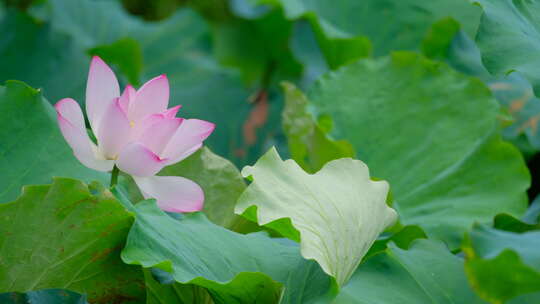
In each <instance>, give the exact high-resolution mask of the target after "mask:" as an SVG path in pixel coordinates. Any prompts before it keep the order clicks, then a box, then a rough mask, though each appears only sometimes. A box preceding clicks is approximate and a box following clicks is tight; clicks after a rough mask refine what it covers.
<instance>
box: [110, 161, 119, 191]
mask: <svg viewBox="0 0 540 304" xmlns="http://www.w3.org/2000/svg"><path fill="white" fill-rule="evenodd" d="M118 173H120V169H118V167H117V166H114V167H113V169H112V172H111V184H110V187H111V188H112V187H113V186H116V184H117V183H118Z"/></svg>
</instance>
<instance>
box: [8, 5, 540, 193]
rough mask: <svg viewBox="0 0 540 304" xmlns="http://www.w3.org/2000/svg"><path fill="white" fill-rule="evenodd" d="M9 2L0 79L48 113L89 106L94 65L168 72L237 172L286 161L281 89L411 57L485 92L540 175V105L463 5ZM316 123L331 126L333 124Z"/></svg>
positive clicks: (130, 79)
mask: <svg viewBox="0 0 540 304" xmlns="http://www.w3.org/2000/svg"><path fill="white" fill-rule="evenodd" d="M3 3H4V5H3V7H2V9H1V10H0V16H2V17H1V19H0V29H1V30H2V33H3V35H2V37H1V39H0V81H5V80H8V79H18V80H22V81H25V82H27V83H28V84H29V85H31V86H33V87H37V88H41V90H42V92H43V94H44V96H45V97H46V98H47V99H48V100H49V101H50V102H51V103H54V102H56V101H57V100H58V99H60V98H62V97H66V96H70V97H73V98H75V99H77V100H78V101H79V102H80V103H81V104H84V98H83V92H84V85H85V81H86V70H87V66H88V61H89V57H90V56H91V55H99V56H101V57H103V58H104V59H105V60H106V61H107V62H109V63H110V64H112V65H113V67H114V69H115V70H116V71H117V72H118V73H119V75H120V78H121V82H122V83H123V84H124V85H125V84H127V83H131V84H134V85H141V84H142V83H143V82H144V81H146V80H147V79H149V78H151V77H153V76H155V75H158V74H162V73H165V74H167V75H168V77H169V79H170V81H171V86H172V92H171V93H172V98H171V104H182V105H184V108H183V110H182V111H183V115H184V116H186V117H199V118H203V119H208V120H211V121H214V122H216V123H217V125H218V129H217V131H216V133H215V135H213V136H212V137H211V138H210V140H209V142H208V145H209V146H210V147H211V148H212V149H213V150H214V151H215V152H216V153H218V154H219V155H222V156H224V157H226V158H228V159H230V160H232V161H233V162H234V163H235V164H237V165H238V166H242V165H245V164H251V163H253V162H254V161H255V160H256V159H257V157H258V156H260V155H261V154H262V152H264V151H266V150H267V149H268V148H269V147H270V146H272V145H275V146H278V147H279V148H281V149H280V150H281V151H287V144H286V141H287V140H286V137H285V134H284V133H283V131H282V128H281V113H282V111H283V107H284V99H283V93H282V91H281V88H280V86H279V84H280V83H281V82H282V81H290V82H292V83H295V84H297V85H298V86H299V87H300V88H302V89H307V88H309V87H310V86H311V84H312V83H313V81H314V80H316V79H317V78H318V77H319V76H320V75H322V74H323V73H325V72H327V71H328V70H336V69H338V68H339V67H340V66H342V65H344V64H348V63H351V62H353V61H356V60H358V59H361V58H366V57H379V56H384V55H387V54H389V53H390V52H393V51H396V50H412V51H416V52H419V53H422V54H423V55H425V56H426V57H428V58H432V59H435V60H439V61H444V62H446V63H448V64H449V65H450V66H452V67H453V68H454V69H455V70H457V71H459V72H461V73H464V74H467V75H471V76H475V77H478V78H480V79H481V80H482V81H483V82H485V83H486V84H487V85H489V87H490V88H491V90H492V92H493V94H494V96H495V97H496V98H497V100H498V101H499V102H500V104H501V105H502V106H503V107H502V110H501V115H500V121H501V124H503V125H504V127H505V128H504V130H503V135H504V137H505V139H507V140H510V141H512V142H513V143H514V144H515V145H517V146H518V147H519V148H520V150H521V151H522V152H523V155H524V157H525V158H526V159H527V160H528V162H529V166H530V168H531V169H532V170H531V172H532V174H533V175H534V176H537V175H538V171H539V170H538V167H539V166H540V157H539V156H538V153H537V152H538V151H539V150H540V134H539V133H540V131H539V130H538V128H539V124H540V101H539V100H538V98H537V97H536V96H535V94H534V93H533V90H532V87H531V85H530V84H529V82H528V81H527V80H526V79H525V78H524V77H523V76H521V75H520V74H519V73H512V74H511V75H509V76H492V75H491V74H490V73H489V72H488V71H487V70H486V68H485V67H484V65H483V62H482V59H481V55H480V50H479V49H478V47H477V45H476V44H475V42H474V39H475V37H476V34H477V32H478V29H479V24H480V16H481V12H482V9H481V8H480V7H479V6H478V5H471V3H470V2H469V1H467V0H457V1H447V0H436V1H427V2H426V1H417V0H406V1H391V0H367V1H346V0H344V1H337V2H328V1H322V0H316V1H307V0H293V1H284V0H157V1H148V0H121V1H120V0H119V1H115V0H78V1H68V0H34V1H32V0H3ZM312 112H313V111H312ZM319 119H320V117H319ZM318 124H320V125H324V124H326V125H330V126H331V119H330V118H328V117H323V118H322V120H321V121H319V122H318ZM285 153H286V152H285ZM349 154H350V153H349ZM353 154H354V153H353ZM537 180H538V178H534V179H533V183H535V184H534V185H537V184H536V182H537ZM538 188H539V187H531V189H538ZM530 191H532V192H534V193H530V196H531V197H535V194H536V192H535V191H537V190H530Z"/></svg>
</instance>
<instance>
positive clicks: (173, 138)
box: [55, 56, 215, 212]
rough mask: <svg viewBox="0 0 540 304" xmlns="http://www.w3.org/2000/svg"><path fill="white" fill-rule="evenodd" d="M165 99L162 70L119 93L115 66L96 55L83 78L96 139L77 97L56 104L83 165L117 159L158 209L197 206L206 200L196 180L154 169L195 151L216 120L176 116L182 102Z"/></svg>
mask: <svg viewBox="0 0 540 304" xmlns="http://www.w3.org/2000/svg"><path fill="white" fill-rule="evenodd" d="M168 102H169V82H168V80H167V77H166V76H165V75H161V76H158V77H156V78H153V79H151V80H150V81H148V82H147V83H145V84H144V85H143V86H142V87H141V88H140V89H139V90H135V89H134V88H133V87H132V86H130V85H128V86H127V87H126V88H125V90H124V92H123V93H122V95H120V88H119V85H118V80H117V79H116V76H115V75H114V73H113V71H112V70H111V69H110V68H109V66H107V64H105V62H103V60H101V59H100V58H99V57H97V56H95V57H93V58H92V63H91V64H90V71H89V73H88V81H87V84H86V113H87V114H88V119H89V121H90V126H91V127H92V131H93V132H94V134H95V136H96V138H97V145H96V144H94V143H93V142H92V140H90V137H89V136H88V133H87V131H86V127H85V123H84V117H83V113H82V111H81V108H80V107H79V104H78V103H77V102H76V101H75V100H73V99H71V98H64V99H62V100H60V101H59V102H58V103H57V104H56V105H55V108H56V112H57V117H58V124H59V125H60V130H61V131H62V134H63V135H64V138H65V139H66V141H67V142H68V144H69V145H70V146H71V148H72V149H73V152H74V154H75V157H77V159H78V160H79V161H80V162H81V163H83V164H84V165H85V166H87V167H89V168H92V169H95V170H99V171H111V170H112V169H113V167H114V166H115V165H116V166H117V167H118V168H119V169H120V170H122V171H123V172H126V173H128V174H130V175H132V176H133V179H134V180H135V182H136V183H137V186H138V187H139V189H140V190H141V192H142V194H143V195H144V197H145V198H155V199H156V200H157V204H158V206H159V207H160V208H161V209H163V210H165V211H171V212H192V211H198V210H201V209H202V205H203V202H204V193H203V191H202V189H201V188H200V187H199V185H197V184H196V183H194V182H193V181H191V180H188V179H186V178H183V177H178V176H155V174H156V173H158V172H159V171H160V170H161V169H162V168H163V167H165V166H168V165H171V164H174V163H177V162H179V161H181V160H183V159H184V158H186V157H188V156H189V155H191V154H192V153H193V152H195V151H197V150H198V149H199V148H200V147H202V142H203V141H204V140H205V139H206V138H207V137H208V136H209V135H210V133H212V131H213V130H214V127H215V126H214V124H213V123H210V122H207V121H203V120H199V119H183V118H177V117H176V113H177V112H178V110H179V109H180V106H176V107H173V108H170V109H167V105H168Z"/></svg>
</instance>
